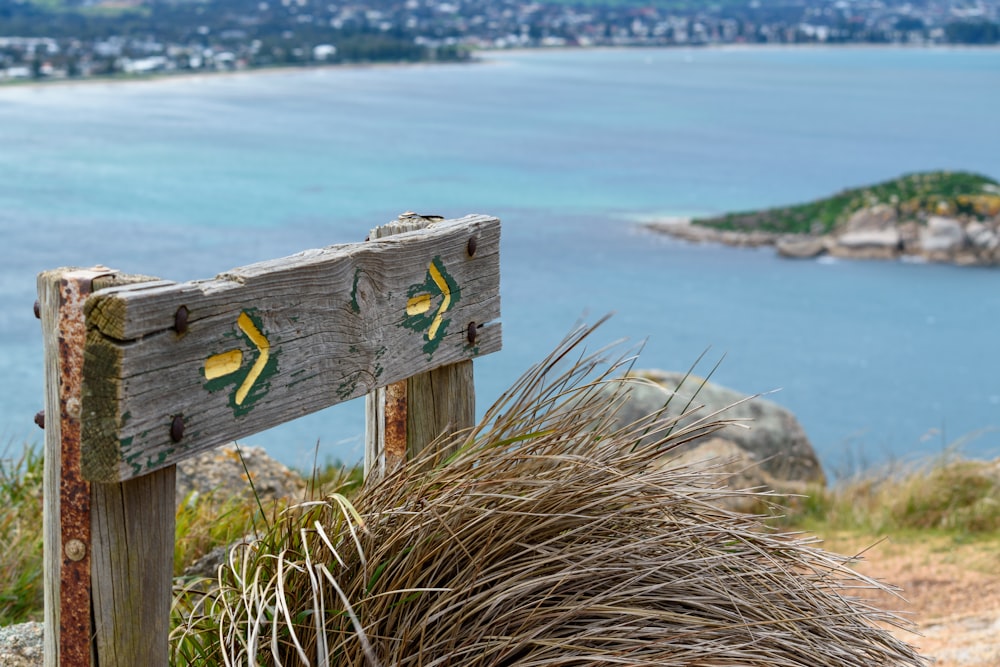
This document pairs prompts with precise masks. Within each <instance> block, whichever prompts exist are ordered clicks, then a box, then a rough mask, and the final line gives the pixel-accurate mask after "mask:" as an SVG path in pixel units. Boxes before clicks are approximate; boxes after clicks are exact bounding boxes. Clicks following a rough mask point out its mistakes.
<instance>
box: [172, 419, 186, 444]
mask: <svg viewBox="0 0 1000 667" xmlns="http://www.w3.org/2000/svg"><path fill="white" fill-rule="evenodd" d="M183 438H184V417H183V416H182V415H177V416H176V417H174V421H172V422H171V423H170V439H171V440H173V441H174V442H180V441H181V440H182V439H183Z"/></svg>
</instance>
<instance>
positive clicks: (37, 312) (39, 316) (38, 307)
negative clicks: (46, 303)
mask: <svg viewBox="0 0 1000 667" xmlns="http://www.w3.org/2000/svg"><path fill="white" fill-rule="evenodd" d="M35 319H38V320H40V319H42V304H40V303H38V302H37V301H35Z"/></svg>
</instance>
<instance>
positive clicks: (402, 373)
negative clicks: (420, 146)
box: [83, 216, 501, 482]
mask: <svg viewBox="0 0 1000 667" xmlns="http://www.w3.org/2000/svg"><path fill="white" fill-rule="evenodd" d="M471 239H474V241H472V242H471V243H470V240H471ZM499 241H500V222H499V220H497V219H496V218H491V217H488V216H469V217H467V218H463V219H460V220H449V221H443V222H440V223H437V224H435V225H433V226H432V227H431V228H429V229H426V230H420V231H413V232H409V233H404V234H400V235H398V236H394V237H390V238H386V239H378V240H372V241H370V242H366V243H359V244H351V245H341V246H332V247H330V248H325V249H321V250H313V251H307V252H304V253H299V254H298V255H294V256H292V257H289V258H285V259H281V260H271V261H267V262H261V263H258V264H254V265H251V266H247V267H243V268H240V269H235V270H233V271H230V272H228V273H226V274H223V275H221V276H219V277H217V278H215V279H212V280H206V281H197V282H190V283H180V284H163V283H160V284H157V285H153V286H149V287H146V286H140V287H120V288H115V289H113V290H106V291H101V292H98V293H95V294H94V295H93V296H92V297H91V298H90V299H89V300H88V302H87V324H88V337H87V349H86V359H85V363H84V396H83V406H84V410H83V413H84V416H83V429H84V438H83V440H84V451H83V473H84V476H85V477H87V478H88V479H91V480H94V481H103V482H110V481H120V480H125V479H129V478H131V477H134V476H138V475H142V474H146V473H147V472H150V471H153V470H156V469H159V468H161V467H165V466H167V465H171V464H173V463H176V462H177V461H179V460H182V459H183V458H185V457H187V456H189V455H192V454H195V453H197V452H200V451H203V450H205V449H209V448H211V447H215V446H217V445H220V444H224V443H225V442H228V441H230V440H233V439H235V438H240V437H244V436H246V435H249V434H251V433H255V432H257V431H260V430H263V429H265V428H269V427H271V426H275V425H277V424H280V423H283V422H285V421H289V420H291V419H295V418H297V417H299V416H302V415H305V414H308V413H310V412H314V411H316V410H319V409H322V408H325V407H328V406H330V405H333V404H335V403H339V402H341V401H345V400H350V399H352V398H355V397H358V396H362V395H364V394H366V393H367V392H369V391H371V390H373V389H375V388H377V387H384V386H386V385H388V384H391V383H393V382H397V381H399V380H402V379H405V378H407V377H411V376H413V375H416V374H418V373H421V372H425V371H427V370H430V369H433V368H438V367H440V366H443V365H447V364H450V363H454V362H457V361H463V360H468V359H471V358H474V357H476V356H479V355H482V354H488V353H491V352H494V351H497V350H499V349H500V345H501V327H500V324H499V322H497V321H496V320H497V319H498V318H499V316H500V296H499V272H500V268H499V252H500V248H499ZM470 323H474V324H475V326H476V327H477V329H476V330H477V333H478V335H477V337H476V340H475V342H474V343H470V342H469V340H468V334H467V331H468V326H469V324H470ZM182 325H183V326H182Z"/></svg>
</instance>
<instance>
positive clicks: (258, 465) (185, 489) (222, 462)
mask: <svg viewBox="0 0 1000 667" xmlns="http://www.w3.org/2000/svg"><path fill="white" fill-rule="evenodd" d="M240 453H242V455H243V461H241V460H240ZM243 462H246V470H245V469H244V468H243ZM247 470H249V471H250V479H252V480H253V489H254V490H256V492H257V495H258V496H259V497H260V499H261V502H272V501H274V500H279V499H286V498H294V499H298V498H302V497H303V494H304V493H305V488H306V484H305V481H304V480H303V479H302V476H301V475H299V474H298V473H296V472H295V471H293V470H290V469H289V468H287V467H285V466H284V465H282V464H281V463H278V462H277V461H275V460H274V459H272V458H271V457H270V456H268V455H267V452H266V451H264V449H263V448H262V447H247V446H244V445H240V446H239V449H238V450H237V445H236V443H233V444H229V445H225V446H223V447H218V448H216V449H212V450H209V451H207V452H203V453H201V454H199V455H198V456H195V457H192V458H190V459H187V460H185V461H182V462H181V463H179V464H177V495H176V501H177V504H178V505H180V504H181V503H182V502H184V499H185V498H188V497H189V496H191V497H196V496H197V495H201V494H205V493H209V492H214V493H216V494H222V495H224V496H226V497H233V496H237V497H245V498H247V499H249V498H251V497H252V496H253V491H252V490H251V485H250V483H249V481H248V479H247Z"/></svg>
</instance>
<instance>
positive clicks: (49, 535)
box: [38, 269, 65, 667]
mask: <svg viewBox="0 0 1000 667" xmlns="http://www.w3.org/2000/svg"><path fill="white" fill-rule="evenodd" d="M64 271H65V270H63V269H58V270H55V271H48V272H46V273H43V274H41V275H40V276H39V277H38V303H39V305H40V307H41V310H40V312H41V320H42V338H43V340H42V348H43V350H44V358H45V414H46V415H48V419H47V420H46V421H47V423H46V424H45V427H46V428H45V453H44V457H45V459H44V460H45V468H44V472H43V475H44V478H45V479H44V482H43V486H44V493H43V502H44V507H43V513H42V531H43V543H44V547H43V551H44V555H43V559H44V561H43V578H44V582H43V585H44V593H43V595H44V604H45V628H46V632H45V633H44V637H43V641H44V651H45V667H58V665H59V634H60V633H59V631H58V628H59V620H60V615H61V614H60V604H59V593H60V588H61V586H60V571H61V565H62V535H61V530H60V525H59V486H60V480H61V476H62V424H61V421H62V420H61V419H59V418H58V416H57V415H59V413H60V412H61V406H60V400H59V394H60V392H59V388H60V386H59V304H60V295H59V283H60V281H61V279H62V274H63V273H64Z"/></svg>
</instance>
